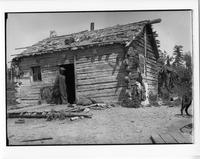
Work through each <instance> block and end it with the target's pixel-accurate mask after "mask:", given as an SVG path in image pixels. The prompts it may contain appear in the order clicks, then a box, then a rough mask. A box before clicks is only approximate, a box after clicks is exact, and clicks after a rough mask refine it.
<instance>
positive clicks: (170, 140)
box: [159, 133, 177, 144]
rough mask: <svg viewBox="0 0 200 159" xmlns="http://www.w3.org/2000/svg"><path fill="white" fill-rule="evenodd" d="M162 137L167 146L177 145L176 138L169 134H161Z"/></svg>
mask: <svg viewBox="0 0 200 159" xmlns="http://www.w3.org/2000/svg"><path fill="white" fill-rule="evenodd" d="M159 135H160V137H161V138H162V139H163V140H164V141H165V143H167V144H175V143H177V141H176V140H174V138H173V137H172V136H170V135H169V134H162V133H161V134H159Z"/></svg>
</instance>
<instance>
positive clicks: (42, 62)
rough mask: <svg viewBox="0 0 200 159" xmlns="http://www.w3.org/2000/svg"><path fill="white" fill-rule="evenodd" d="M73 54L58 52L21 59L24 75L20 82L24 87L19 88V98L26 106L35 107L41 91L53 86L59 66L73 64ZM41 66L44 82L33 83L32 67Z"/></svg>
mask: <svg viewBox="0 0 200 159" xmlns="http://www.w3.org/2000/svg"><path fill="white" fill-rule="evenodd" d="M73 60H74V57H73V54H72V52H70V51H68V52H67V51H65V52H57V53H53V54H43V55H40V56H29V57H25V58H22V59H21V62H20V65H19V66H20V68H21V69H22V71H23V73H24V75H23V77H21V79H20V81H21V82H22V85H21V86H20V87H19V88H18V94H17V97H19V98H20V99H21V101H20V103H21V104H24V105H35V104H37V103H38V100H40V89H41V88H42V87H45V86H53V84H54V81H55V78H56V75H57V73H58V71H59V65H61V64H69V63H73ZM34 66H40V67H41V75H42V81H37V82H36V81H33V77H32V67H34Z"/></svg>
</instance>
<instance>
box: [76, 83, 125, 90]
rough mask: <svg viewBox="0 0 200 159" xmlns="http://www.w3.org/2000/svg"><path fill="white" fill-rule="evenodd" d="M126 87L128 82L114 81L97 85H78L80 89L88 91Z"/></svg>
mask: <svg viewBox="0 0 200 159" xmlns="http://www.w3.org/2000/svg"><path fill="white" fill-rule="evenodd" d="M120 87H126V84H125V83H124V84H118V83H117V82H113V83H105V84H95V85H80V86H78V87H77V88H78V91H79V92H81V91H88V90H100V89H107V88H120Z"/></svg>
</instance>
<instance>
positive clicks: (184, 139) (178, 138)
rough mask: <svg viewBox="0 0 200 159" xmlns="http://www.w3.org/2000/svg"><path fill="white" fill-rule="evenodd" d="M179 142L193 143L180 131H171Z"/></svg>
mask: <svg viewBox="0 0 200 159" xmlns="http://www.w3.org/2000/svg"><path fill="white" fill-rule="evenodd" d="M169 134H170V135H171V136H172V137H173V138H174V139H175V140H176V141H177V142H178V143H191V141H189V140H188V139H187V138H185V137H184V136H183V135H181V134H180V133H179V132H170V133H169Z"/></svg>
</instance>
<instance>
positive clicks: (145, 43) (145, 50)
mask: <svg viewBox="0 0 200 159" xmlns="http://www.w3.org/2000/svg"><path fill="white" fill-rule="evenodd" d="M146 58H147V33H146V27H145V28H144V65H145V67H144V75H145V77H146V76H147V66H146Z"/></svg>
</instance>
